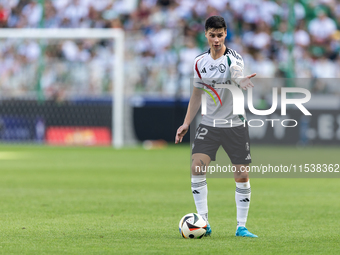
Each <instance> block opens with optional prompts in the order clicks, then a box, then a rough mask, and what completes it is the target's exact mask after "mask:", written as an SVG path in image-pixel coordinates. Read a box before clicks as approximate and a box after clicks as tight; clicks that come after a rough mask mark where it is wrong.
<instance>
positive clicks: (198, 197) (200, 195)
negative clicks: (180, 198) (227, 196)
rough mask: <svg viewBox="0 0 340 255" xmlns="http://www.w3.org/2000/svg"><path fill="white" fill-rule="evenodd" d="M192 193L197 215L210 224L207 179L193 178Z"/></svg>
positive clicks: (202, 177) (203, 177) (201, 177)
mask: <svg viewBox="0 0 340 255" xmlns="http://www.w3.org/2000/svg"><path fill="white" fill-rule="evenodd" d="M191 191H192V194H193V196H194V200H195V205H196V210H197V213H198V214H199V215H201V216H202V217H203V219H204V220H205V221H206V222H208V186H207V180H206V177H205V176H195V177H192V178H191Z"/></svg>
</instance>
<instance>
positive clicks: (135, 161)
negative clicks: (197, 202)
mask: <svg viewBox="0 0 340 255" xmlns="http://www.w3.org/2000/svg"><path fill="white" fill-rule="evenodd" d="M339 155H340V149H339V148H337V147H329V148H327V147H312V148H305V149H295V148H294V147H264V146H253V148H252V158H253V161H256V162H271V163H273V164H282V163H288V162H289V163H290V162H294V163H313V162H314V163H318V162H320V163H333V164H334V163H340V157H339ZM321 161H322V162H321ZM189 163H190V150H189V146H185V145H180V146H169V147H168V148H167V149H163V150H151V151H145V150H143V149H142V148H133V149H122V150H114V149H112V148H77V147H48V146H5V145H2V146H0V254H340V248H339V247H340V245H339V242H340V241H339V237H340V235H339V233H340V231H339V229H340V213H339V212H340V203H339V201H340V200H339V194H340V192H339V191H340V179H335V178H333V179H315V178H314V179H313V178H311V179H292V178H291V179H270V178H267V179H257V178H253V179H251V185H252V201H251V206H250V212H249V217H248V223H247V227H248V229H249V230H250V231H251V232H253V233H255V234H257V235H258V236H259V238H257V239H247V238H237V237H235V236H234V234H235V227H236V219H235V214H236V213H235V211H236V209H235V201H234V192H235V184H234V180H233V179H222V178H219V179H217V178H215V179H211V178H210V179H208V187H209V195H208V196H209V197H208V198H209V200H208V202H209V221H210V224H211V226H212V230H213V234H212V236H211V237H210V238H203V239H200V240H188V239H183V238H182V237H181V236H180V234H179V232H178V222H179V220H180V219H181V217H182V216H184V215H185V214H187V213H190V212H194V211H195V206H194V201H193V198H192V194H191V189H190V179H189V170H188V167H189Z"/></svg>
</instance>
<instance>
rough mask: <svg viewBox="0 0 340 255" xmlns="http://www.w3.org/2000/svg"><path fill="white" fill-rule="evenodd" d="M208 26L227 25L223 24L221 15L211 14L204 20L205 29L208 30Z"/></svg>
mask: <svg viewBox="0 0 340 255" xmlns="http://www.w3.org/2000/svg"><path fill="white" fill-rule="evenodd" d="M210 28H213V29H214V30H215V29H220V28H224V30H226V29H227V25H226V24H225V21H224V18H223V17H221V16H211V17H209V18H208V19H207V20H206V22H205V31H208V30H209V29H210Z"/></svg>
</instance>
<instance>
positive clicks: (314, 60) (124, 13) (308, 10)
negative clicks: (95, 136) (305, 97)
mask: <svg viewBox="0 0 340 255" xmlns="http://www.w3.org/2000/svg"><path fill="white" fill-rule="evenodd" d="M43 8H44V10H43ZM292 9H293V10H294V16H295V20H292V18H291V17H292V15H291V13H290V11H291V10H292ZM211 15H221V16H223V17H224V18H225V20H226V23H227V29H228V32H227V38H226V45H227V47H230V48H233V49H234V50H236V51H237V52H239V53H240V54H241V55H242V56H243V59H244V61H245V63H246V65H245V66H246V68H247V69H246V70H245V71H244V72H245V73H251V72H256V73H257V74H258V77H263V78H271V77H276V76H278V74H280V75H283V76H288V74H289V76H290V77H291V76H292V75H293V76H295V77H297V78H311V77H315V78H325V77H337V78H338V76H339V74H338V72H337V70H338V69H339V67H340V60H339V53H340V31H339V28H340V2H339V1H335V0H313V1H307V0H297V1H295V3H294V6H289V2H287V1H282V0H257V1H249V0H237V1H230V0H115V1H112V0H96V1H91V0H45V1H44V6H41V5H40V3H39V1H38V0H20V1H19V0H0V27H6V28H7V27H8V28H37V27H40V26H43V27H45V28H123V29H124V30H125V38H126V40H125V47H126V53H125V70H126V72H127V74H128V75H126V84H127V85H126V86H127V88H126V91H128V93H136V92H138V93H149V94H150V93H159V94H163V95H167V96H174V95H180V94H181V95H186V96H187V95H188V93H189V91H190V77H192V72H193V70H192V65H193V60H194V58H195V57H196V56H197V55H199V54H200V53H202V52H204V51H205V50H207V43H206V39H205V36H204V21H205V19H206V18H207V17H209V16H211ZM292 28H293V29H292ZM293 45H294V47H293ZM44 47H46V48H44ZM0 54H1V56H2V60H3V61H1V62H0V75H1V77H2V81H1V83H0V90H4V89H5V90H6V93H12V94H15V95H22V94H24V93H26V92H27V91H33V90H34V89H35V88H36V83H37V81H36V79H37V73H38V72H37V69H38V68H39V66H40V68H41V62H39V61H40V58H39V56H40V54H44V55H45V60H44V61H45V62H44V66H43V68H42V69H43V75H42V76H43V77H42V84H43V85H42V87H43V88H44V90H45V94H46V95H50V96H54V97H58V98H62V97H64V96H65V95H67V94H68V93H69V94H72V93H75V92H78V91H81V92H82V93H83V94H87V95H94V94H95V95H99V94H100V93H110V90H111V89H112V87H111V82H110V79H111V78H110V77H111V71H112V59H113V57H114V53H113V52H112V42H109V41H108V40H80V41H79V40H61V41H54V40H50V41H49V43H48V44H47V45H45V46H44V44H41V45H39V42H38V41H37V40H1V41H0ZM291 57H293V58H294V61H293V62H290V59H291ZM293 63H295V66H294V68H295V70H294V69H293ZM23 77H26V78H23ZM27 77H28V78H27ZM70 84H72V86H73V87H72V86H71V85H70ZM308 84H309V85H304V86H306V87H310V88H313V89H314V91H315V92H317V93H337V92H335V91H336V89H335V85H334V84H335V83H327V82H326V83H322V82H321V83H320V82H315V83H314V85H311V83H308ZM336 86H337V85H336ZM58 88H60V89H58ZM270 89H271V86H270V85H268V86H264V89H263V90H261V91H259V92H258V93H259V95H258V97H259V98H265V96H264V95H265V94H266V93H267V92H268V91H269V90H270Z"/></svg>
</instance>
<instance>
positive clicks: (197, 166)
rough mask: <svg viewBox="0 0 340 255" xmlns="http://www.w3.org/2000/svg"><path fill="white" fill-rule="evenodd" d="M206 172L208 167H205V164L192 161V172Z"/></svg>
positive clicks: (197, 173) (198, 173)
mask: <svg viewBox="0 0 340 255" xmlns="http://www.w3.org/2000/svg"><path fill="white" fill-rule="evenodd" d="M205 172H206V169H205V167H204V165H202V164H199V163H198V164H197V163H195V162H193V163H192V165H191V173H192V174H193V175H203V174H205Z"/></svg>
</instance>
